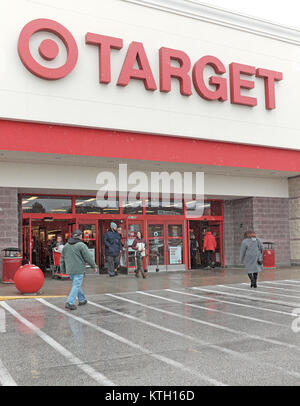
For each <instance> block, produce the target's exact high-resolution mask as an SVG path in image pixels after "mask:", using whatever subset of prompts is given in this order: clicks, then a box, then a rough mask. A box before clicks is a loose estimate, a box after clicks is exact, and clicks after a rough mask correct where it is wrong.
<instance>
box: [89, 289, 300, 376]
mask: <svg viewBox="0 0 300 406" xmlns="http://www.w3.org/2000/svg"><path fill="white" fill-rule="evenodd" d="M106 296H110V297H112V298H115V299H118V300H121V301H125V302H127V303H132V304H134V305H138V306H141V307H145V308H148V309H151V310H155V311H158V312H161V313H165V314H169V315H172V316H173V315H174V313H173V312H170V311H167V310H163V309H158V308H154V307H153V306H149V305H146V304H144V303H140V302H137V301H135V300H131V299H128V298H125V297H123V296H119V295H114V294H112V293H106ZM88 303H89V304H92V305H93V306H96V307H99V308H102V309H103V310H106V311H110V312H112V313H115V314H118V315H122V316H123V317H127V318H130V319H132V320H136V321H138V322H141V323H143V324H146V325H149V326H151V327H155V328H157V329H160V330H162V331H166V332H168V333H172V334H175V335H177V336H180V337H184V338H185V339H188V340H191V341H194V342H197V343H198V344H199V345H202V346H204V347H205V348H213V349H215V350H216V351H219V352H222V353H225V354H228V355H230V356H232V357H236V358H239V359H243V360H246V361H248V362H251V363H254V364H256V365H257V364H259V365H265V366H266V367H269V368H271V369H276V370H278V371H280V372H282V373H284V374H287V375H290V376H293V377H295V378H300V373H299V372H295V371H290V370H287V369H286V368H283V367H280V366H275V365H274V364H270V363H269V362H265V361H262V360H258V361H257V360H255V359H253V358H251V357H250V356H248V355H246V354H244V353H240V352H237V351H234V350H230V349H228V348H225V347H222V346H219V345H217V344H212V343H208V342H206V341H204V340H202V339H199V338H197V337H192V336H189V335H187V334H183V333H180V332H178V331H175V330H171V329H169V328H166V327H163V326H161V325H158V324H154V323H152V322H149V321H146V320H142V319H138V318H137V317H134V316H131V315H128V314H124V313H121V312H118V311H117V310H112V309H110V308H108V307H106V306H102V305H99V304H98V303H93V302H90V301H89V302H88ZM175 314H176V313H175Z"/></svg>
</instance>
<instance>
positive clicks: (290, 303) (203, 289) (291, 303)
mask: <svg viewBox="0 0 300 406" xmlns="http://www.w3.org/2000/svg"><path fill="white" fill-rule="evenodd" d="M191 289H193V290H200V291H201V292H209V293H216V294H218V295H221V296H222V295H223V296H233V297H238V298H241V299H247V300H253V301H255V302H265V303H271V304H278V305H282V306H288V307H292V308H295V307H299V303H293V302H283V301H281V300H269V299H263V298H260V297H254V296H247V295H237V294H235V293H228V292H223V291H221V290H214V289H207V288H198V287H192V288H191Z"/></svg>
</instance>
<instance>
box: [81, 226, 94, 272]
mask: <svg viewBox="0 0 300 406" xmlns="http://www.w3.org/2000/svg"><path fill="white" fill-rule="evenodd" d="M78 228H79V230H81V231H82V241H83V242H84V243H85V244H86V245H87V247H88V249H89V251H90V254H91V255H92V257H93V258H94V261H95V262H96V264H99V249H98V247H99V237H98V227H97V220H83V221H82V222H81V221H79V223H78ZM86 273H94V271H93V269H91V267H90V266H89V265H87V266H86Z"/></svg>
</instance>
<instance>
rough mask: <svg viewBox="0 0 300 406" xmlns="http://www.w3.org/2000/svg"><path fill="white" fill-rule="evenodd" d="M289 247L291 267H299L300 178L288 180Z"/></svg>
mask: <svg viewBox="0 0 300 406" xmlns="http://www.w3.org/2000/svg"><path fill="white" fill-rule="evenodd" d="M289 196H290V202H289V221H290V247H291V261H292V264H293V265H300V176H297V177H294V178H290V179H289Z"/></svg>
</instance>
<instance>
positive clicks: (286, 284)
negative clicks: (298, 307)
mask: <svg viewBox="0 0 300 406" xmlns="http://www.w3.org/2000/svg"><path fill="white" fill-rule="evenodd" d="M263 284H268V285H269V284H272V285H279V286H289V287H290V288H299V289H300V286H299V285H298V284H295V283H288V281H283V282H280V281H264V282H263ZM287 290H289V289H287ZM297 292H300V290H297Z"/></svg>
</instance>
